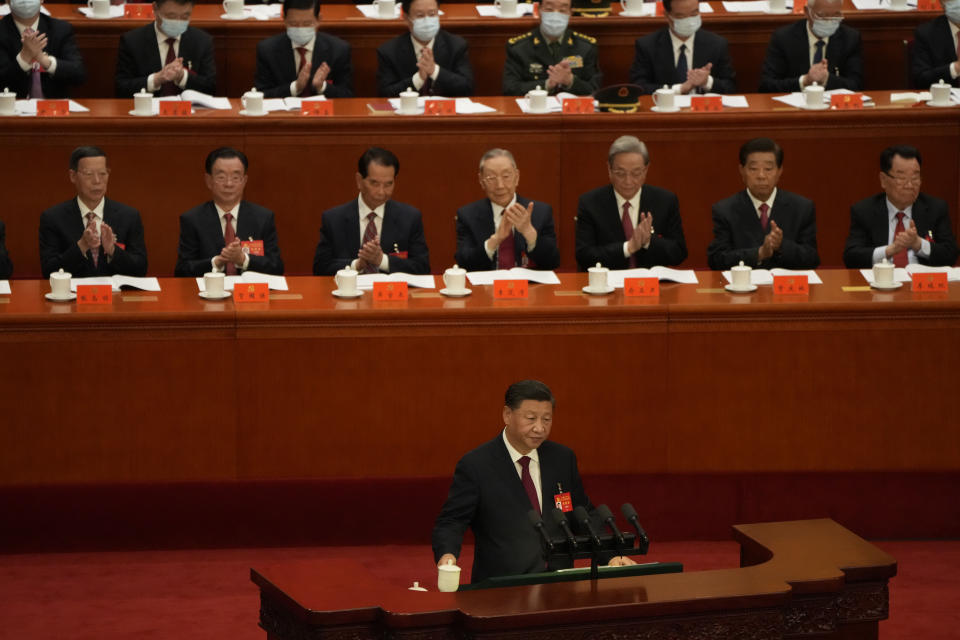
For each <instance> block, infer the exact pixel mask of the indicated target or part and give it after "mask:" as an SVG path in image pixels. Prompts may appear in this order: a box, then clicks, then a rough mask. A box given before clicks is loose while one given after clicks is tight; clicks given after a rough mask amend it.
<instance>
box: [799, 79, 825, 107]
mask: <svg viewBox="0 0 960 640" xmlns="http://www.w3.org/2000/svg"><path fill="white" fill-rule="evenodd" d="M803 97H804V99H805V100H806V103H807V108H810V109H819V108H821V107H822V106H823V87H821V86H820V85H819V84H817V83H816V82H814V83H812V84H809V85H807V86H806V87H804V89H803Z"/></svg>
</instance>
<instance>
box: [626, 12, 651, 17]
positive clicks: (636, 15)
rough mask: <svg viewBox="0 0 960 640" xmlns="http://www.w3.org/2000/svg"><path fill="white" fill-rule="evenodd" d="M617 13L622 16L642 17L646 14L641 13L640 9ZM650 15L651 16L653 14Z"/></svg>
mask: <svg viewBox="0 0 960 640" xmlns="http://www.w3.org/2000/svg"><path fill="white" fill-rule="evenodd" d="M619 15H621V16H623V17H624V18H643V17H645V16H646V15H647V14H645V13H643V12H642V11H621V12H620V13H619ZM650 17H651V18H652V17H653V16H650Z"/></svg>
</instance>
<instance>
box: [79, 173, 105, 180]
mask: <svg viewBox="0 0 960 640" xmlns="http://www.w3.org/2000/svg"><path fill="white" fill-rule="evenodd" d="M77 175H79V176H80V177H81V178H83V179H85V180H89V179H91V178H100V179H101V180H106V179H107V176H109V175H110V172H109V171H77Z"/></svg>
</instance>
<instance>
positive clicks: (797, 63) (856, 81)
mask: <svg viewBox="0 0 960 640" xmlns="http://www.w3.org/2000/svg"><path fill="white" fill-rule="evenodd" d="M842 7H843V2H842V0H810V1H809V2H808V3H807V6H806V7H804V10H803V11H804V13H805V14H806V16H807V17H806V19H805V20H801V21H800V22H795V23H793V24H790V25H787V26H785V27H780V28H779V29H777V30H776V31H774V32H773V36H772V37H771V38H770V45H769V46H768V47H767V58H766V60H764V61H763V72H762V73H761V76H760V91H761V92H765V93H789V92H792V91H802V90H803V89H804V87H807V86H809V85H811V84H813V83H814V82H816V83H817V84H818V85H820V86H821V87H825V88H826V89H828V90H829V89H850V90H851V91H860V90H861V89H863V56H862V53H861V47H860V33H859V32H858V31H857V30H856V29H851V28H850V27H848V26H846V25H844V24H843V9H842Z"/></svg>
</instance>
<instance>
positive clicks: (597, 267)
mask: <svg viewBox="0 0 960 640" xmlns="http://www.w3.org/2000/svg"><path fill="white" fill-rule="evenodd" d="M601 267H602V265H601V264H600V263H599V262H598V263H597V264H596V266H595V267H594V268H595V269H600V268H601Z"/></svg>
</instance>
